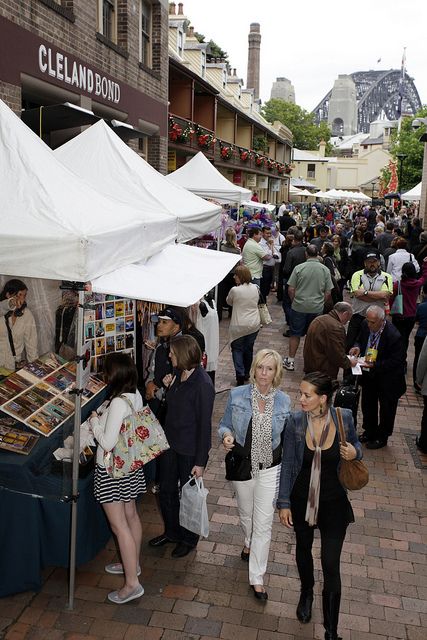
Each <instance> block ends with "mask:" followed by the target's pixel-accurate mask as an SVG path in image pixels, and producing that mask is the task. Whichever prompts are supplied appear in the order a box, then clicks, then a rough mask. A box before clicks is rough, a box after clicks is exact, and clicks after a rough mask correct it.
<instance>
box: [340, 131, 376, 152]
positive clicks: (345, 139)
mask: <svg viewBox="0 0 427 640" xmlns="http://www.w3.org/2000/svg"><path fill="white" fill-rule="evenodd" d="M366 138H369V134H368V133H355V134H354V135H351V136H333V137H332V138H331V139H330V143H331V144H332V146H333V147H335V148H336V149H342V150H345V149H352V148H353V146H354V145H355V144H362V142H363V141H364V140H366Z"/></svg>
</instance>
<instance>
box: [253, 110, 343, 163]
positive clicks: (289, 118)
mask: <svg viewBox="0 0 427 640" xmlns="http://www.w3.org/2000/svg"><path fill="white" fill-rule="evenodd" d="M262 114H263V116H264V118H265V119H266V120H268V122H271V123H273V122H274V121H275V120H280V122H281V123H282V124H284V125H285V126H287V127H288V129H290V130H291V131H292V134H293V137H294V146H295V147H296V148H297V149H311V150H315V149H317V148H318V146H319V142H320V141H321V140H324V141H325V142H326V143H327V145H326V155H329V154H330V152H331V146H330V144H328V143H329V139H330V137H331V132H330V129H329V127H328V125H327V123H326V122H321V123H320V125H319V126H317V125H316V124H315V122H314V114H313V113H309V112H308V111H306V110H305V109H303V108H302V107H299V106H298V105H297V104H292V103H291V102H285V100H282V99H281V98H272V99H271V100H268V101H267V102H266V103H265V104H264V106H263V107H262Z"/></svg>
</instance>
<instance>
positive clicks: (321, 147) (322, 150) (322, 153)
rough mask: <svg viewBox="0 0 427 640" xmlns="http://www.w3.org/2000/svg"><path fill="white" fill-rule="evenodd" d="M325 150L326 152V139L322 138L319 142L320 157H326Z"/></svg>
mask: <svg viewBox="0 0 427 640" xmlns="http://www.w3.org/2000/svg"><path fill="white" fill-rule="evenodd" d="M325 152H326V142H325V141H324V140H321V141H320V142H319V158H324V157H325Z"/></svg>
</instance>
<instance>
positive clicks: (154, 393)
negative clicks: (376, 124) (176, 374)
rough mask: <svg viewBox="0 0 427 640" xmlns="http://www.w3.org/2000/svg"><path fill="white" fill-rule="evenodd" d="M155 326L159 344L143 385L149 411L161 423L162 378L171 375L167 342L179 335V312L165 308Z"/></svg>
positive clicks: (163, 390) (163, 386)
mask: <svg viewBox="0 0 427 640" xmlns="http://www.w3.org/2000/svg"><path fill="white" fill-rule="evenodd" d="M158 318H159V322H158V324H157V337H158V338H159V342H158V344H157V347H156V349H155V351H154V355H153V358H152V360H151V370H150V373H149V375H148V379H147V382H146V385H145V397H146V399H147V400H148V401H149V405H150V408H151V410H152V411H153V412H154V414H155V415H156V416H157V418H158V419H159V420H160V422H162V415H161V407H162V400H163V398H164V395H165V389H166V388H165V385H164V384H163V378H164V377H165V376H166V375H167V374H168V373H172V363H171V361H170V358H169V341H170V339H171V338H172V337H173V336H177V335H178V334H180V333H181V330H182V323H183V317H182V314H181V313H180V312H179V310H177V309H174V308H173V307H166V309H163V311H161V312H160V314H159V316H158Z"/></svg>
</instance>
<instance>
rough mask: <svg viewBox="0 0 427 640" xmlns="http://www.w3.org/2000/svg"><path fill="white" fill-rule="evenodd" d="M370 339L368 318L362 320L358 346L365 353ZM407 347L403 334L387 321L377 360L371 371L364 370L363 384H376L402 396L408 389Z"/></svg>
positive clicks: (379, 344)
mask: <svg viewBox="0 0 427 640" xmlns="http://www.w3.org/2000/svg"><path fill="white" fill-rule="evenodd" d="M368 339H369V328H368V323H367V322H366V320H364V321H363V322H362V326H361V328H360V332H359V335H358V337H357V340H356V344H355V346H356V347H359V348H360V354H361V355H362V356H364V355H365V352H366V347H367V345H368ZM405 361H406V355H405V349H404V345H403V341H402V336H401V335H400V333H399V331H398V330H397V329H396V327H395V326H394V325H393V324H392V323H391V322H388V321H387V322H386V323H385V327H384V329H383V332H382V334H381V337H380V341H379V343H378V354H377V361H376V362H375V364H374V366H373V367H372V369H371V370H370V371H363V375H362V380H361V385H362V386H364V385H372V384H373V385H376V386H377V388H378V389H380V390H381V391H386V392H387V393H388V394H389V395H392V396H396V395H397V397H398V398H400V396H402V395H403V394H404V393H405V391H406V381H405Z"/></svg>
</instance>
